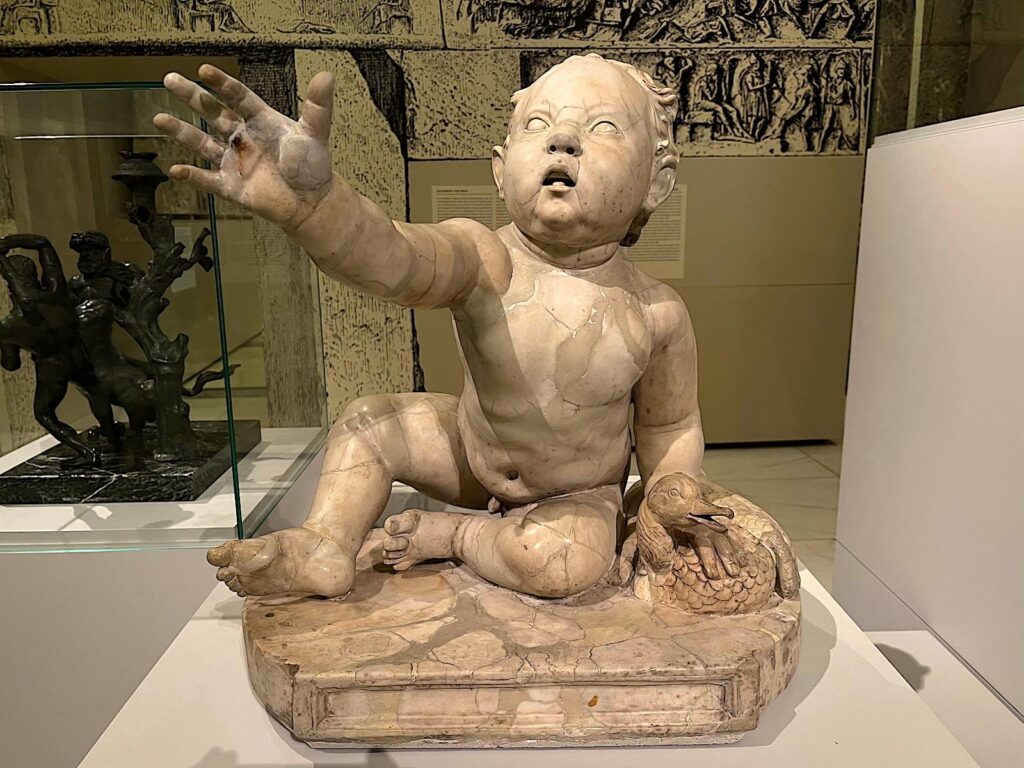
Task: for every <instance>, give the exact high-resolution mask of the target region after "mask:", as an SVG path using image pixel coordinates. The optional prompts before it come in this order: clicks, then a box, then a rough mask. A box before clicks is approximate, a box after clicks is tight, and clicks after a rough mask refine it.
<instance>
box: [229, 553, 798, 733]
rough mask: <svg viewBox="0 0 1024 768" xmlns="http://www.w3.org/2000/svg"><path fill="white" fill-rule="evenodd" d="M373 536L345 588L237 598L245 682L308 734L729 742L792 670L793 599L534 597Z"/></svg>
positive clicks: (615, 590) (616, 593) (611, 591)
mask: <svg viewBox="0 0 1024 768" xmlns="http://www.w3.org/2000/svg"><path fill="white" fill-rule="evenodd" d="M374 543H375V542H374V541H373V540H371V541H368V544H367V546H364V550H363V555H361V557H360V561H361V562H360V567H361V569H362V570H361V572H360V573H359V574H358V575H357V577H356V586H355V588H354V590H353V592H352V594H351V595H350V596H349V597H348V598H347V599H345V600H323V599H317V598H304V597H296V596H276V597H263V598H254V597H250V598H248V599H247V600H246V602H245V610H244V614H243V627H244V631H245V648H246V656H247V660H248V664H249V678H250V680H251V682H252V686H253V689H254V691H255V692H256V695H257V696H258V697H259V698H260V699H261V700H262V701H263V703H264V704H265V705H266V707H267V709H268V710H269V711H270V712H271V713H272V714H273V715H274V716H275V717H276V718H277V719H278V720H280V721H281V722H282V723H283V724H284V725H286V726H287V727H288V728H289V729H290V730H291V731H292V733H293V734H294V735H295V737H296V738H298V739H301V740H303V741H306V742H308V743H310V744H312V745H314V746H333V747H337V746H339V745H345V746H363V747H366V746H384V745H387V746H404V747H429V746H446V745H457V746H492V745H499V746H500V745H515V746H558V745H584V744H585V745H616V744H708V743H724V742H731V741H736V740H737V739H739V738H741V737H742V735H743V733H744V732H745V731H749V730H751V729H753V728H754V727H755V726H756V725H757V722H758V717H759V714H760V712H761V710H762V709H763V708H764V707H765V706H766V705H767V704H768V703H769V702H770V701H772V700H773V699H774V698H775V697H776V696H778V695H779V693H780V692H781V691H782V690H783V689H784V688H785V687H786V684H787V683H788V682H789V680H790V678H791V677H792V675H793V672H794V670H795V668H796V663H797V657H798V655H799V646H800V629H799V627H800V622H799V620H800V602H799V600H781V598H778V596H776V597H775V598H773V600H772V601H771V602H770V604H769V607H767V608H766V609H764V610H763V611H761V612H759V613H754V614H747V615H743V616H725V617H722V616H717V617H712V616H694V615H691V614H687V613H684V612H682V611H679V610H676V609H672V608H668V607H665V606H653V605H649V604H646V603H644V602H643V601H641V600H639V599H637V598H636V597H633V596H632V594H631V593H629V591H628V590H625V589H623V588H620V587H614V586H611V585H608V586H603V587H595V588H594V589H592V590H590V591H588V592H586V593H584V594H583V595H579V596H577V597H575V598H571V599H568V600H557V601H554V600H540V599H534V598H529V597H525V596H523V595H518V594H516V593H514V592H511V591H509V590H507V589H502V588H501V587H496V586H493V585H491V584H487V583H485V582H483V581H481V580H480V579H478V578H476V577H475V576H474V575H473V574H471V573H469V572H468V571H466V570H465V569H463V568H461V567H454V566H451V565H448V564H441V565H429V566H423V565H421V566H418V567H417V568H414V569H412V570H411V571H407V572H405V573H402V574H395V573H391V572H389V570H387V569H384V568H383V567H382V566H380V565H374V564H373V562H372V559H371V558H372V555H371V552H372V551H373V545H374ZM378 548H379V547H378Z"/></svg>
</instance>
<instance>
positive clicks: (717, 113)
mask: <svg viewBox="0 0 1024 768" xmlns="http://www.w3.org/2000/svg"><path fill="white" fill-rule="evenodd" d="M681 122H682V124H683V125H684V126H685V132H684V135H683V137H681V140H682V141H683V142H691V143H692V142H693V141H695V140H697V139H698V136H697V135H696V131H699V130H700V129H702V128H703V129H705V130H706V139H707V140H709V141H710V140H715V139H734V140H741V141H742V140H749V139H750V138H751V137H750V136H747V135H745V134H744V131H743V125H742V119H741V117H740V113H739V112H738V111H737V109H736V107H735V106H733V105H732V104H730V103H729V102H728V101H727V100H726V99H725V92H724V89H723V86H722V70H721V68H720V67H719V66H718V63H717V62H715V61H708V62H706V63H705V64H704V65H703V66H702V67H701V68H700V70H699V71H698V72H697V74H696V75H695V76H694V81H693V86H692V88H691V89H690V99H689V109H688V110H687V111H686V113H685V115H684V116H683V118H682V120H681ZM677 138H679V137H677Z"/></svg>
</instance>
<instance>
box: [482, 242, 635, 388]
mask: <svg viewBox="0 0 1024 768" xmlns="http://www.w3.org/2000/svg"><path fill="white" fill-rule="evenodd" d="M515 267H516V268H515V269H514V271H513V275H512V280H511V282H510V284H509V287H508V290H507V291H505V293H504V294H502V295H501V296H500V297H494V299H493V303H492V305H491V307H490V308H489V311H488V312H487V314H488V315H489V317H488V318H487V319H486V321H484V322H482V323H481V324H480V325H479V326H478V327H477V329H476V332H474V333H473V336H474V338H475V341H476V343H475V345H474V346H476V347H477V351H478V352H479V353H481V354H480V357H481V360H480V361H481V362H484V360H485V359H487V358H491V359H492V360H493V358H494V357H495V356H499V357H503V358H504V362H503V365H502V368H503V369H504V370H506V371H508V370H509V366H513V367H514V369H515V371H516V373H517V374H519V375H521V376H522V379H523V381H524V383H525V384H527V385H528V388H530V389H533V390H535V391H538V392H540V391H542V390H544V389H545V388H546V389H548V390H550V394H551V395H554V394H558V395H560V396H561V399H564V400H566V401H568V402H572V403H576V404H578V405H581V406H586V405H598V404H602V403H607V402H610V401H613V400H618V399H621V398H622V397H624V396H625V395H628V394H629V391H630V390H631V389H632V387H633V385H634V384H635V383H636V382H637V380H638V379H639V378H640V376H641V375H642V374H643V371H644V370H645V369H646V367H647V362H648V360H649V359H650V355H651V346H652V339H651V332H650V328H649V327H648V320H647V318H646V312H645V308H644V306H643V304H642V299H641V297H640V295H639V294H638V293H637V291H636V290H635V288H634V287H633V286H631V285H629V283H628V281H627V280H615V279H608V276H607V275H605V276H603V277H602V278H600V279H588V277H592V276H593V275H592V274H591V275H588V272H592V271H591V270H583V271H580V272H579V273H575V272H571V271H563V270H560V269H557V268H550V267H548V266H547V265H538V264H536V263H535V262H528V263H526V264H524V263H523V262H521V261H520V262H518V263H516V265H515ZM481 319H483V318H481Z"/></svg>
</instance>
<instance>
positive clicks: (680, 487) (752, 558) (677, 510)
mask: <svg viewBox="0 0 1024 768" xmlns="http://www.w3.org/2000/svg"><path fill="white" fill-rule="evenodd" d="M715 493H716V491H715V488H714V487H712V486H711V485H710V484H708V483H706V482H701V481H700V480H696V479H694V478H692V477H690V476H689V475H686V474H683V473H675V474H672V475H666V476H665V477H663V478H661V479H660V480H658V482H657V483H655V485H654V487H653V488H651V491H650V493H648V494H647V496H646V503H645V504H642V505H641V506H640V510H639V513H638V515H637V518H636V541H637V548H638V550H639V554H640V562H641V568H640V571H639V572H638V574H637V575H638V577H640V578H643V569H646V584H645V591H647V592H649V598H650V599H651V600H652V601H654V602H658V603H663V604H668V605H672V606H674V607H677V608H680V609H683V610H686V611H690V612H692V613H705V614H706V613H715V614H736V613H749V612H752V611H756V610H759V609H760V608H763V607H764V606H765V605H766V604H767V603H768V601H769V600H770V599H771V598H772V595H773V594H774V592H775V591H776V583H777V563H776V554H775V552H774V549H775V547H774V546H773V544H776V543H779V542H781V541H784V540H785V534H784V533H782V530H781V528H780V527H779V525H778V523H776V522H775V520H774V519H772V518H771V516H769V515H768V514H767V513H766V512H764V511H763V510H761V509H759V508H757V507H755V506H754V505H752V504H744V505H743V507H742V508H741V509H740V511H739V512H738V513H737V512H736V511H735V510H733V509H727V508H725V507H720V506H717V505H715V504H713V503H711V501H709V497H710V496H712V495H713V494H715ZM723 520H724V521H725V522H723ZM702 528H708V529H710V530H712V531H714V532H716V533H722V534H726V535H728V537H729V539H730V541H731V542H732V544H733V547H734V548H735V551H736V557H735V558H734V559H735V561H736V564H737V565H738V567H739V573H737V574H736V575H735V576H730V575H728V574H726V573H724V572H723V573H722V574H721V578H718V579H709V578H708V577H707V575H706V574H705V573H704V570H703V568H702V567H701V564H700V560H699V559H698V557H697V552H696V551H695V549H694V541H693V538H694V534H696V533H698V531H700V529H702ZM785 543H786V545H787V548H788V541H786V542H785ZM797 579H798V577H797ZM790 583H791V582H790ZM797 585H799V580H797ZM797 589H799V586H797ZM780 591H783V592H787V593H792V592H793V589H792V588H788V589H785V590H782V589H780ZM792 596H793V595H792V594H784V595H783V597H792Z"/></svg>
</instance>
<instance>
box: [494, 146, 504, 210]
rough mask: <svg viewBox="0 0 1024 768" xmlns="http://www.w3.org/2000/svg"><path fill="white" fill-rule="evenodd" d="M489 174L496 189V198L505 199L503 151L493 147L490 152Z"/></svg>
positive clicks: (500, 148)
mask: <svg viewBox="0 0 1024 768" xmlns="http://www.w3.org/2000/svg"><path fill="white" fill-rule="evenodd" d="M491 173H493V174H494V184H495V185H496V186H497V187H498V197H499V198H500V199H502V200H504V199H505V186H504V184H505V149H504V148H503V147H501V146H495V147H494V149H492V150H491Z"/></svg>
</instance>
